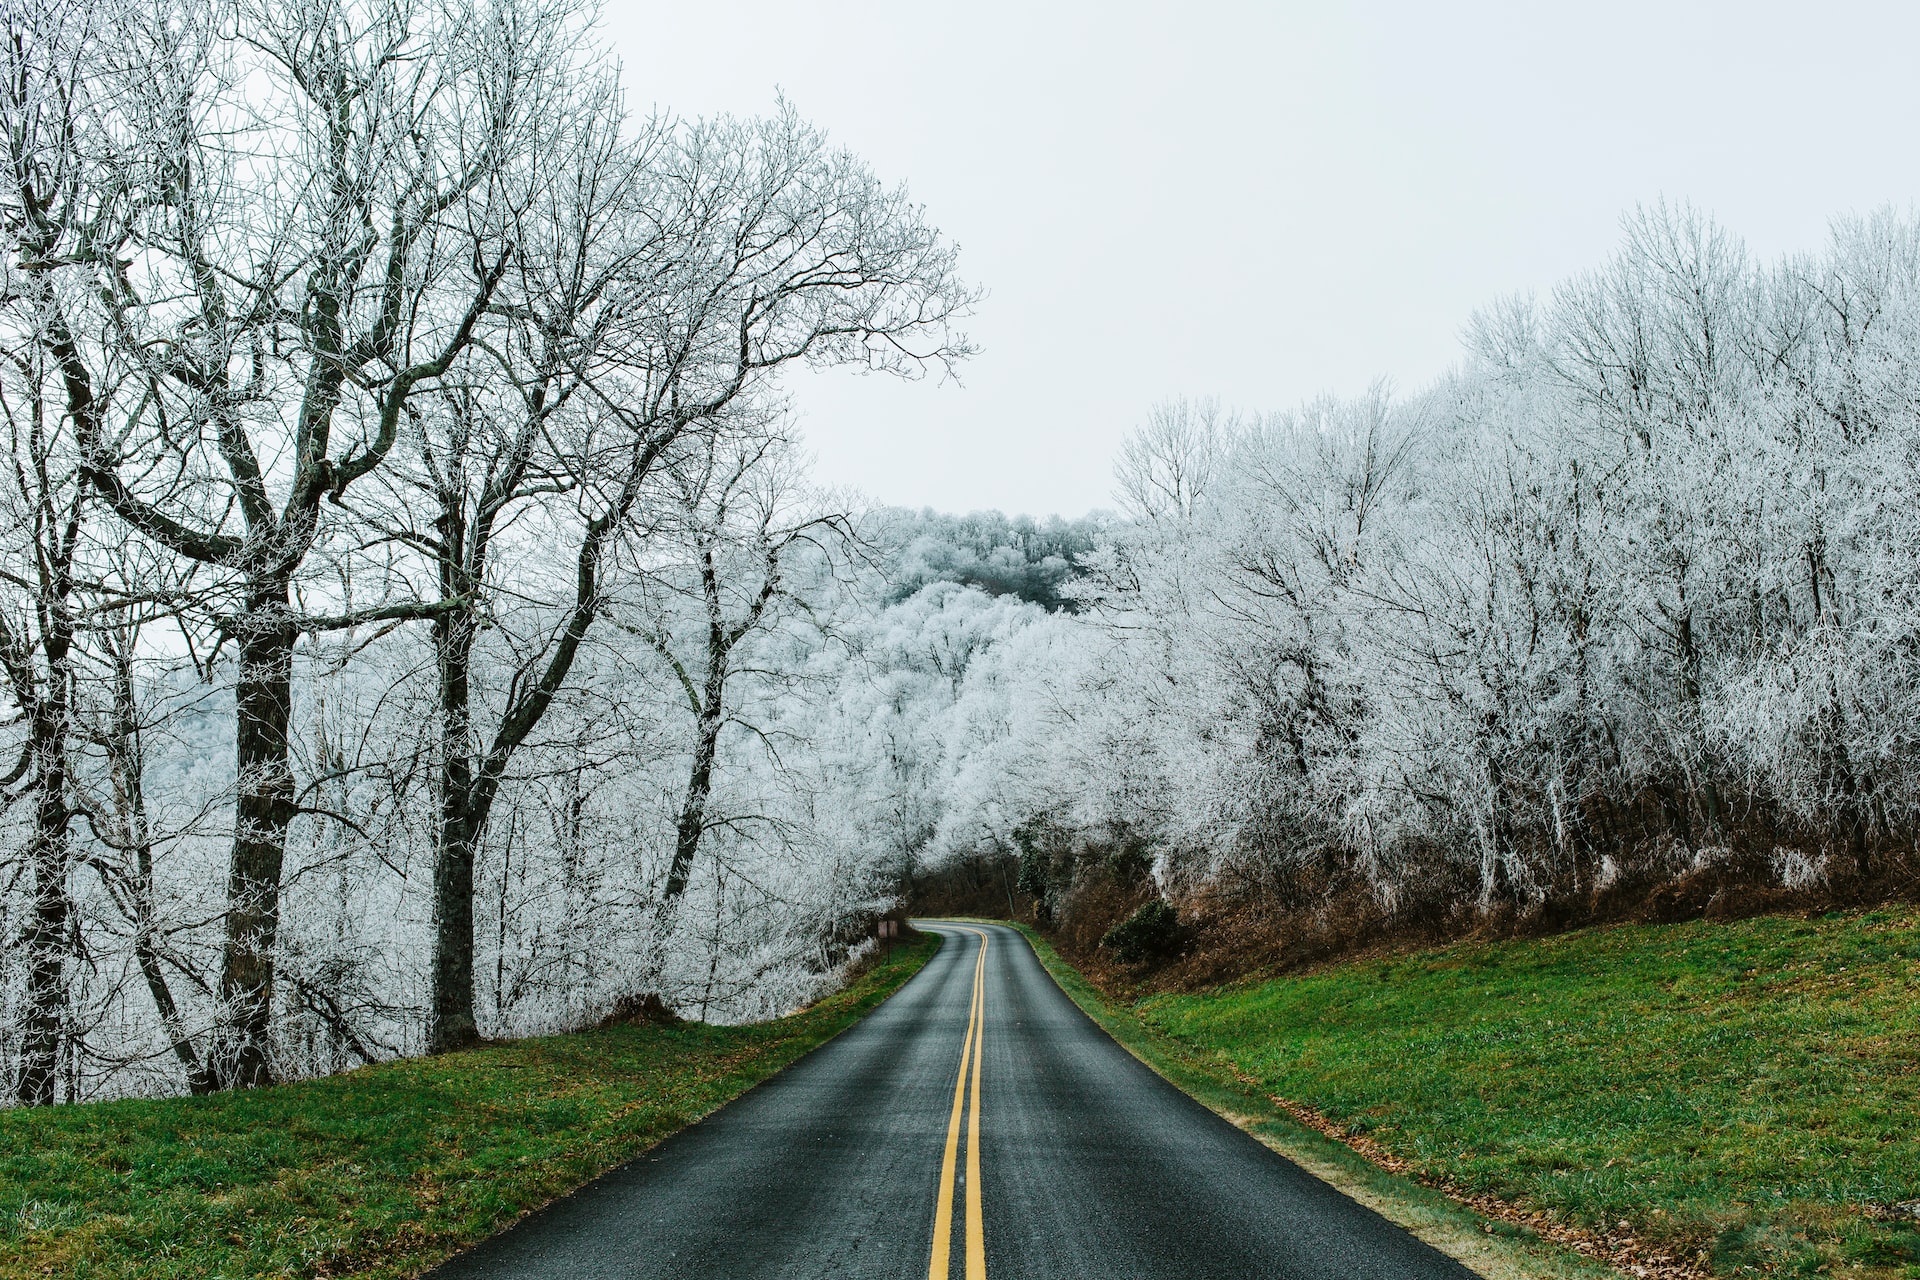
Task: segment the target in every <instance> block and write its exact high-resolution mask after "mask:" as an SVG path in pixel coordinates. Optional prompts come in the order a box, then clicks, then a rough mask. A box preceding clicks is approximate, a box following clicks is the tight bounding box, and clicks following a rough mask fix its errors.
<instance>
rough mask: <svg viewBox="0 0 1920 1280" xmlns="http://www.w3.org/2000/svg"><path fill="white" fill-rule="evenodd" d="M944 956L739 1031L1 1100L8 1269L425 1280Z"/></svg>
mask: <svg viewBox="0 0 1920 1280" xmlns="http://www.w3.org/2000/svg"><path fill="white" fill-rule="evenodd" d="M938 946H939V940H938V939H937V938H927V939H924V940H921V941H919V942H916V943H914V944H912V945H908V946H902V947H900V948H898V949H896V950H895V951H893V952H892V954H891V955H890V956H889V957H888V958H887V959H886V960H885V961H883V962H882V963H880V964H879V965H877V966H876V967H874V968H872V969H870V970H868V971H867V972H866V973H865V974H863V975H862V976H861V977H860V978H859V979H857V980H856V981H855V982H854V983H852V984H851V985H850V986H849V987H848V988H847V989H846V990H844V991H842V992H839V993H838V994H836V995H833V996H830V997H828V998H827V999H825V1000H822V1001H821V1002H820V1003H818V1004H816V1005H814V1006H812V1007H811V1008H809V1009H806V1010H804V1011H802V1012H800V1013H796V1014H794V1015H792V1016H790V1017H786V1018H781V1019H777V1020H775V1021H772V1022H764V1023H758V1024H754V1025H751V1026H742V1027H717V1026H708V1025H705V1024H701V1023H686V1024H682V1025H679V1026H672V1027H663V1026H623V1027H614V1028H610V1029H607V1030H600V1031H587V1032H581V1033H578V1034H575V1035H565V1036H551V1037H544V1038H541V1039H534V1040H522V1041H517V1042H514V1043H512V1044H507V1045H501V1046H497V1047H491V1048H485V1049H476V1050H473V1051H471V1052H468V1053H458V1054H449V1055H447V1056H445V1057H439V1058H419V1059H409V1060H405V1061H399V1062H389V1063H382V1064H379V1065H377V1066H371V1067H364V1068H361V1069H360V1070H358V1071H353V1072H349V1073H347V1074H345V1075H341V1076H333V1077H329V1078H327V1079H323V1080H312V1081H305V1082H302V1083H298V1084H290V1085H283V1086H280V1087H277V1088H272V1089H259V1090H254V1091H251V1092H246V1093H231V1094H223V1095H220V1096H217V1097H210V1098H174V1099H164V1100H140V1101H127V1102H108V1103H97V1104H88V1105H81V1106H72V1107H57V1108H46V1109H40V1110H32V1111H27V1110H13V1111H6V1112H0V1277H5V1278H6V1280H15V1278H16V1277H18V1278H25V1277H36V1278H37V1277H45V1276H60V1277H64V1278H65V1280H109V1278H111V1280H149V1278H152V1280H158V1278H160V1277H181V1276H194V1277H206V1278H208V1280H228V1278H237V1277H251V1276H312V1277H326V1276H343V1275H354V1276H367V1277H386V1278H396V1277H403V1276H412V1275H417V1274H418V1273H420V1272H421V1271H423V1270H425V1269H426V1268H427V1267H429V1266H432V1265H433V1264H435V1263H437V1262H439V1261H440V1260H442V1259H443V1258H445V1257H447V1256H448V1255H450V1254H452V1253H454V1252H455V1251H456V1250H458V1249H460V1248H462V1247H464V1246H466V1245H470V1244H472V1243H474V1242H476V1241H478V1240H481V1239H483V1238H485V1237H486V1236H489V1235H491V1234H493V1233H494V1232H496V1231H499V1230H500V1229H501V1228H503V1227H505V1226H507V1225H508V1224H509V1223H511V1222H513V1221H514V1220H515V1219H516V1218H518V1217H520V1216H521V1215H522V1214H524V1213H526V1212H527V1211H529V1210H531V1209H535V1208H538V1207H539V1206H540V1205H543V1204H545V1203H547V1202H548V1201H550V1200H552V1199H554V1198H555V1197H557V1196H560V1195H562V1194H564V1193H566V1192H568V1191H570V1190H572V1189H574V1188H575V1187H577V1186H580V1185H581V1184H582V1183H585V1182H587V1181H589V1180H590V1179H592V1178H594V1177H596V1176H598V1175H599V1174H601V1173H604V1172H605V1171H607V1170H608V1169H611V1168H613V1167H615V1166H616V1165H619V1164H621V1163H622V1162H624V1161H626V1160H628V1159H630V1158H631V1157H633V1156H634V1155H636V1154H637V1153H639V1152H640V1151H642V1150H644V1149H645V1148H646V1147H649V1146H651V1145H652V1144H654V1143H655V1142H658V1141H659V1140H660V1139H662V1138H664V1137H666V1136H667V1135H668V1134H670V1133H673V1132H674V1131H675V1130H677V1129H681V1128H683V1127H685V1126H686V1125H688V1124H691V1123H693V1122H694V1121H695V1120H698V1119H699V1118H700V1117H702V1116H704V1115H706V1114H707V1113H708V1112H710V1111H712V1110H714V1109H715V1108H716V1107H718V1106H720V1105H721V1104H722V1103H724V1102H726V1101H728V1100H729V1099H731V1098H733V1097H735V1096H737V1095H738V1094H740V1093H742V1092H743V1091H745V1090H746V1089H748V1088H750V1087H751V1086H753V1085H754V1084H757V1083H758V1082H759V1081H761V1080H763V1079H765V1078H766V1077H767V1076H769V1075H772V1074H773V1073H774V1072H776V1071H778V1070H779V1069H780V1068H782V1067H784V1066H786V1065H787V1064H788V1063H790V1062H792V1061H793V1060H794V1059H796V1058H798V1057H800V1056H801V1055H802V1054H804V1053H806V1052H807V1051H808V1050H810V1049H813V1048H815V1047H817V1046H818V1045H820V1044H822V1043H823V1042H825V1041H826V1040H828V1039H830V1038H831V1037H833V1036H834V1035H835V1034H837V1033H838V1032H840V1031H842V1030H844V1029H845V1028H846V1027H847V1026H849V1025H851V1024H852V1023H853V1022H855V1021H857V1020H858V1019H859V1018H860V1017H861V1016H862V1015H864V1014H866V1013H867V1012H868V1011H869V1010H871V1009H872V1008H873V1007H874V1006H875V1005H877V1004H879V1003H880V1002H881V1001H882V1000H884V999H885V998H886V997H887V996H888V995H890V994H892V993H893V992H894V991H895V990H896V989H898V988H899V986H900V985H901V984H902V983H903V982H905V981H906V980H907V979H908V978H909V977H911V976H912V975H913V973H914V972H915V971H917V970H918V969H919V968H920V966H921V965H922V964H924V963H925V962H926V960H927V958H928V957H929V956H931V955H932V954H933V952H934V951H935V950H936V949H937V948H938Z"/></svg>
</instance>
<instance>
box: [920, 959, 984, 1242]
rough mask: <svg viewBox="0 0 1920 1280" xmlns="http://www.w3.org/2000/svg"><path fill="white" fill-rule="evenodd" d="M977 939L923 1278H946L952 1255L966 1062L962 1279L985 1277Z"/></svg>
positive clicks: (981, 1023)
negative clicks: (968, 1105)
mask: <svg viewBox="0 0 1920 1280" xmlns="http://www.w3.org/2000/svg"><path fill="white" fill-rule="evenodd" d="M967 932H968V933H971V934H973V935H974V936H975V937H977V938H979V939H980V951H979V953H978V955H977V956H976V957H975V959H974V962H973V999H972V1001H971V1002H970V1003H969V1006H968V1009H967V1038H966V1041H965V1042H964V1043H963V1044H962V1045H961V1047H960V1078H959V1079H958V1080H955V1081H954V1082H953V1114H952V1115H951V1116H950V1117H949V1118H948V1120H947V1148H946V1154H945V1155H944V1156H943V1157H942V1158H941V1161H940V1198H939V1200H938V1201H936V1202H935V1203H934V1208H933V1257H932V1259H931V1260H930V1261H929V1263H928V1264H927V1280H948V1269H949V1267H950V1266H951V1264H952V1259H953V1178H954V1166H955V1165H956V1163H957V1162H958V1157H959V1153H960V1117H961V1114H962V1111H963V1104H964V1103H965V1101H966V1096H967V1067H968V1065H969V1063H971V1065H972V1067H973V1110H972V1115H971V1117H970V1121H969V1124H968V1131H967V1218H966V1230H967V1272H966V1280H987V1250H986V1237H985V1234H984V1232H983V1231H982V1229H981V1224H980V1038H981V1034H982V1032H983V1031H984V1030H985V1019H984V1017H983V1013H984V1009H985V1005H986V975H987V935H986V934H985V933H984V932H983V931H981V930H979V929H969V930H967Z"/></svg>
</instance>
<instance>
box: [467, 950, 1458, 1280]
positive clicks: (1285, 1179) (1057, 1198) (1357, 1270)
mask: <svg viewBox="0 0 1920 1280" xmlns="http://www.w3.org/2000/svg"><path fill="white" fill-rule="evenodd" d="M920 927H921V928H923V929H928V930H931V931H933V932H937V933H940V934H942V935H943V936H944V939H945V941H944V943H943V945H942V946H941V948H940V951H939V953H938V954H937V955H936V956H935V957H934V958H933V959H932V960H930V961H929V962H928V963H927V965H926V967H925V968H924V969H922V970H921V971H920V972H919V973H918V974H916V975H915V976H914V977H913V979H912V980H911V981H910V982H908V983H907V985H906V986H904V987H902V988H901V989H900V991H899V992H898V993H896V994H895V995H894V996H893V997H892V998H891V999H889V1000H888V1001H887V1002H886V1003H885V1004H883V1005H881V1006H880V1008H878V1009H877V1010H875V1011H874V1012H873V1013H872V1014H870V1015H869V1016H868V1017H867V1018H866V1019H865V1020H864V1021H863V1022H860V1023H859V1024H857V1025H855V1026H854V1027H852V1028H850V1029H849V1030H847V1031H846V1032H844V1033H843V1034H841V1035H840V1036H839V1037H838V1038H836V1039H834V1040H833V1041H831V1042H829V1043H828V1044H826V1045H825V1046H823V1047H821V1048H820V1049H818V1050H816V1051H815V1052H813V1053H812V1054H810V1055H809V1056H807V1057H806V1058H803V1059H801V1060H800V1061H799V1062H797V1063H795V1064H794V1065H793V1066H791V1067H789V1068H787V1070H785V1071H783V1072H781V1073H780V1074H779V1075H776V1076H774V1077H773V1078H772V1079H770V1080H768V1081H766V1082H765V1083H763V1084H761V1085H760V1086H759V1087H758V1088H755V1089H753V1090H751V1091H750V1092H748V1093H747V1094H745V1095H744V1096H742V1097H741V1098H739V1099H737V1100H736V1101H734V1102H733V1103H731V1104H729V1105H728V1106H726V1107H724V1108H722V1109H721V1110H719V1111H717V1112H715V1113H714V1114H713V1115H712V1116H709V1117H708V1118H707V1119H706V1120H704V1121H702V1122H701V1123H699V1124H697V1125H694V1126H693V1127H691V1128H689V1129H686V1130H684V1131H682V1132H681V1133H679V1134H676V1135H675V1136H674V1137H672V1138H669V1139H668V1140H667V1141H665V1142H663V1143H661V1144H660V1145H659V1146H657V1147H655V1148H653V1149H652V1150H651V1151H649V1152H647V1153H646V1154H645V1155H643V1156H641V1157H640V1158H639V1159H637V1160H635V1161H633V1162H632V1163H630V1164H627V1165H625V1166H623V1167H621V1168H619V1169H616V1170H615V1171H613V1172H612V1173H610V1174H608V1175H607V1176H605V1177H604V1178H601V1179H600V1180H599V1181H597V1182H594V1183H592V1184H590V1185H589V1186H587V1187H584V1188H582V1189H581V1190H580V1191H578V1192H576V1193H575V1194H573V1195H571V1196H569V1197H567V1198H566V1199H564V1200H561V1201H559V1202H557V1203H556V1204H554V1205H551V1206H549V1207H548V1208H547V1209H545V1210H543V1211H542V1212H540V1213H538V1214H535V1215H534V1216H532V1217H530V1218H528V1219H526V1220H525V1221H523V1222H521V1223H519V1224H518V1225H517V1226H515V1227H514V1228H512V1229H511V1230H509V1231H507V1232H505V1233H504V1234H502V1235H499V1236H496V1237H494V1238H493V1239H492V1240H489V1241H487V1242H486V1243H484V1244H482V1245H480V1246H479V1247H477V1248H475V1249H473V1250H471V1251H469V1252H467V1253H464V1254H461V1255H460V1256H459V1257H456V1258H454V1259H452V1260H451V1261H449V1262H448V1263H447V1264H446V1265H444V1266H442V1267H441V1268H439V1269H438V1270H437V1271H435V1272H433V1273H432V1274H433V1276H434V1277H435V1278H436V1280H483V1278H484V1280H509V1278H511V1280H602V1278H604V1280H614V1278H615V1277H619V1278H620V1280H628V1278H630V1277H706V1278H711V1280H721V1278H725V1280H748V1278H750V1277H763V1276H765V1277H774V1276H778V1277H803V1276H836V1277H837V1276H846V1277H887V1278H888V1280H908V1278H911V1280H918V1277H921V1276H928V1277H929V1278H930V1280H985V1277H987V1276H992V1277H994V1280H1016V1278H1017V1277H1035V1278H1038V1277H1047V1278H1049V1280H1052V1278H1060V1280H1066V1278H1068V1277H1167V1278H1168V1280H1176V1278H1177V1280H1213V1278H1215V1277H1217V1278H1218V1280H1253V1278H1255V1277H1274V1278H1275V1280H1309V1278H1311V1280H1373V1278H1376V1277H1377V1278H1378V1280H1427V1278H1429V1277H1431V1278H1433V1280H1441V1278H1443V1277H1444V1278H1446V1280H1467V1278H1470V1277H1471V1276H1472V1275H1473V1273H1472V1272H1470V1271H1468V1270H1467V1269H1466V1268H1464V1267H1462V1266H1461V1265H1460V1264H1459V1263H1457V1262H1454V1261H1452V1260H1451V1259H1449V1258H1447V1257H1445V1256H1444V1255H1442V1254H1440V1253H1438V1252H1436V1251H1435V1250H1433V1249H1431V1248H1429V1247H1428V1246H1426V1245H1424V1244H1422V1243H1420V1242H1419V1241H1418V1240H1416V1239H1414V1238H1413V1237H1412V1236H1410V1235H1408V1234H1407V1233H1406V1232H1404V1231H1402V1230H1401V1229H1400V1228H1398V1227H1396V1226H1394V1225H1392V1224H1391V1223H1389V1222H1387V1221H1386V1220H1385V1219H1384V1218H1381V1217H1380V1216H1379V1215H1377V1214H1375V1213H1373V1212H1372V1211H1371V1210H1368V1209H1364V1208H1362V1207H1360V1206H1359V1205H1357V1204H1355V1203H1354V1202H1353V1201H1351V1200H1349V1199H1347V1198H1346V1197H1345V1196H1343V1195H1341V1194H1340V1193H1339V1192H1337V1191H1334V1190H1333V1189H1332V1188H1330V1187H1328V1186H1327V1185H1326V1184H1325V1183H1322V1182H1320V1181H1319V1180H1317V1179H1315V1178H1313V1177H1312V1176H1310V1175H1309V1174H1307V1173H1305V1172H1303V1171H1301V1170H1300V1169H1299V1168H1297V1167H1296V1166H1294V1165H1292V1164H1290V1163H1288V1162H1287V1161H1286V1160H1284V1159H1282V1158H1280V1157H1279V1156H1277V1155H1275V1154H1273V1152H1271V1151H1269V1150H1268V1149H1267V1148H1265V1147H1263V1146H1261V1145H1260V1144H1259V1143H1258V1142H1256V1141H1254V1140H1253V1139H1252V1138H1250V1137H1248V1136H1247V1135H1246V1134H1244V1133H1242V1132H1240V1131H1239V1130H1238V1129H1236V1128H1234V1127H1233V1126H1232V1125H1230V1124H1228V1123H1227V1122H1226V1121H1224V1120H1222V1119H1220V1118H1219V1117H1218V1116H1216V1115H1214V1114H1213V1113H1212V1112H1211V1111H1208V1110H1207V1109H1206V1108H1205V1107H1203V1106H1201V1105H1200V1104H1199V1103H1197V1102H1194V1101H1193V1100H1192V1099H1190V1098H1188V1097H1187V1096H1186V1095H1185V1094H1183V1093H1181V1092H1180V1091H1179V1090H1177V1089H1175V1088H1174V1087H1173V1086H1172V1085H1169V1084H1168V1083H1166V1081H1164V1080H1162V1079H1161V1078H1160V1077H1159V1076H1156V1075H1155V1074H1153V1072H1151V1071H1149V1070H1148V1069H1147V1068H1146V1067H1145V1066H1143V1065H1141V1064H1140V1063H1139V1062H1138V1061H1137V1060H1136V1059H1134V1058H1133V1056H1132V1055H1130V1054H1128V1053H1127V1052H1126V1050H1124V1049H1122V1048H1121V1047H1120V1046H1119V1045H1117V1044H1116V1043H1114V1041H1113V1040H1112V1039H1110V1038H1109V1037H1108V1036H1107V1034H1106V1033H1105V1032H1103V1031H1101V1030H1100V1028H1099V1027H1097V1026H1096V1025H1095V1024H1094V1023H1093V1022H1092V1021H1091V1020H1090V1019H1089V1018H1087V1016H1086V1015H1085V1014H1083V1013H1081V1012H1080V1010H1079V1008H1078V1007H1076V1006H1075V1005H1074V1004H1073V1002H1072V1001H1070V1000H1069V999H1067V997H1066V996H1065V995H1064V994H1063V993H1062V992H1061V990H1060V988H1059V987H1058V986H1056V985H1055V984H1054V982H1053V979H1052V978H1050V977H1049V976H1048V975H1047V972H1046V970H1044V969H1042V968H1041V967H1040V962H1039V960H1038V959H1037V958H1035V956H1034V954H1033V951H1032V949H1031V948H1030V947H1028V945H1027V943H1026V940H1025V939H1024V938H1022V937H1021V936H1020V934H1018V933H1017V932H1015V931H1014V930H1012V929H1008V928H1005V927H1003V926H997V925H972V924H945V923H929V922H920Z"/></svg>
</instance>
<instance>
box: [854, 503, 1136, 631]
mask: <svg viewBox="0 0 1920 1280" xmlns="http://www.w3.org/2000/svg"><path fill="white" fill-rule="evenodd" d="M1112 524H1113V517H1111V516H1108V515H1106V514H1104V513H1101V512H1095V513H1093V514H1090V515H1086V516H1081V517H1080V518H1078V519H1074V520H1067V519H1062V518H1061V517H1060V516H1048V517H1046V518H1045V519H1044V520H1036V519H1034V518H1033V517H1032V516H1025V515H1021V516H1005V515H1002V514H1001V513H1000V512H998V511H973V512H969V513H968V514H966V515H964V516H957V515H947V514H945V513H943V512H938V511H935V510H933V509H932V508H930V507H929V508H923V509H921V510H919V511H911V510H907V509H905V508H893V509H889V510H886V511H883V512H881V513H880V514H879V517H878V518H877V519H876V520H875V522H874V533H875V540H876V542H877V543H878V544H879V546H880V547H881V548H882V550H883V552H884V553H885V554H886V555H887V556H888V557H889V572H888V577H889V579H890V581H891V582H892V584H893V589H892V594H891V596H890V601H892V602H898V601H901V600H905V599H906V598H907V597H908V596H911V595H912V594H913V593H914V592H916V591H918V590H920V588H922V587H924V586H926V585H927V584H928V583H932V582H957V583H960V584H961V585H962V586H969V587H978V588H979V589H980V590H982V591H984V592H986V593H987V594H988V595H991V596H1013V597H1015V598H1016V599H1020V600H1025V601H1027V602H1028V603H1030V604H1037V605H1039V606H1040V607H1041V608H1043V609H1048V610H1062V609H1064V610H1068V611H1072V610H1073V609H1074V608H1075V607H1076V606H1075V604H1074V602H1073V600H1072V599H1071V598H1070V596H1068V595H1063V594H1062V588H1064V587H1065V585H1066V584H1067V583H1068V582H1069V581H1070V580H1072V579H1073V578H1074V577H1076V576H1077V575H1078V574H1079V573H1080V571H1081V568H1080V567H1081V562H1082V561H1083V560H1084V559H1085V557H1086V556H1087V555H1088V554H1089V553H1091V552H1092V551H1093V550H1094V548H1095V547H1097V546H1098V545H1099V543H1100V540H1101V538H1102V537H1104V536H1106V534H1107V533H1108V531H1109V530H1110V528H1111V526H1112Z"/></svg>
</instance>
